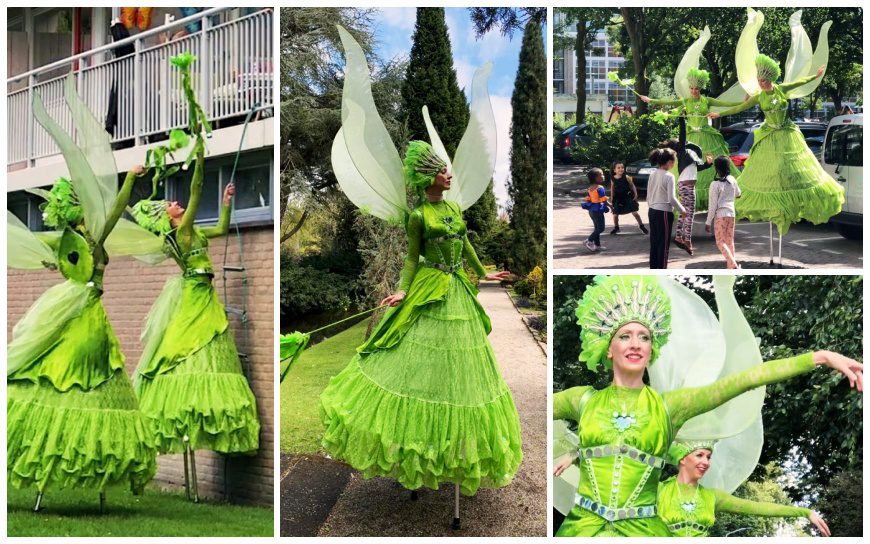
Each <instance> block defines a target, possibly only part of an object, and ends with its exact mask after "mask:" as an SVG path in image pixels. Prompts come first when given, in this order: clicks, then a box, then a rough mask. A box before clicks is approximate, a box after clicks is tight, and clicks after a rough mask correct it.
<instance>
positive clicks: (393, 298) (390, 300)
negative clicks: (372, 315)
mask: <svg viewBox="0 0 870 544" xmlns="http://www.w3.org/2000/svg"><path fill="white" fill-rule="evenodd" d="M404 298H405V292H404V291H399V292H398V293H396V294H395V295H390V296H388V297H387V298H385V299H384V300H382V301H381V303H380V304H378V306H384V305H386V304H389V305H390V306H398V305H399V303H400V302H402V300H403V299H404Z"/></svg>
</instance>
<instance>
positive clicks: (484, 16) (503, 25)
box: [468, 7, 547, 39]
mask: <svg viewBox="0 0 870 544" xmlns="http://www.w3.org/2000/svg"><path fill="white" fill-rule="evenodd" d="M468 11H470V12H471V22H472V23H474V29H475V32H477V37H478V38H480V37H481V36H483V35H484V34H486V33H487V32H489V31H490V30H492V29H494V28H496V27H498V29H499V31H500V32H501V34H502V36H507V37H508V38H511V39H513V35H514V32H516V31H517V30H521V29H522V28H524V27H525V26H526V24H527V23H528V22H529V21H530V20H532V19H537V20H538V21H545V20H546V19H547V8H545V7H543V8H542V7H532V8H468Z"/></svg>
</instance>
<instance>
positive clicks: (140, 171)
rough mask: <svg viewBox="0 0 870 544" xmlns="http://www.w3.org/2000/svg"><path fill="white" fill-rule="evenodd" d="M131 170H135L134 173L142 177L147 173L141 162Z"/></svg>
mask: <svg viewBox="0 0 870 544" xmlns="http://www.w3.org/2000/svg"><path fill="white" fill-rule="evenodd" d="M130 171H131V172H133V173H134V174H136V177H140V178H141V177H142V176H144V175H145V167H144V166H142V165H141V164H137V165H136V166H134V167H133V168H131V169H130Z"/></svg>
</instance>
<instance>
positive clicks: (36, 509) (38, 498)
mask: <svg viewBox="0 0 870 544" xmlns="http://www.w3.org/2000/svg"><path fill="white" fill-rule="evenodd" d="M41 504H42V491H37V492H36V504H35V505H33V511H34V512H39V508H40V505H41Z"/></svg>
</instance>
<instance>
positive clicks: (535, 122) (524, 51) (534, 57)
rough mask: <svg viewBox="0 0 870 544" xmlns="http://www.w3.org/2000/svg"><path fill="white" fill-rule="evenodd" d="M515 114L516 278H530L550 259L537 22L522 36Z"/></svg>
mask: <svg viewBox="0 0 870 544" xmlns="http://www.w3.org/2000/svg"><path fill="white" fill-rule="evenodd" d="M511 108H512V109H513V113H512V117H511V179H510V182H509V184H508V194H509V195H510V197H511V201H512V206H511V227H512V228H513V229H514V233H515V244H514V251H515V252H516V253H515V255H514V270H513V272H515V273H517V274H521V275H525V274H528V273H529V272H530V271H531V270H532V269H533V268H534V267H535V266H537V265H543V264H545V263H546V257H547V58H546V55H545V53H544V41H543V35H542V33H541V22H540V21H539V20H538V19H531V20H530V21H529V22H528V23H527V24H526V28H525V31H524V33H523V45H522V48H521V49H520V63H519V67H518V68H517V77H516V80H515V81H514V93H513V96H511Z"/></svg>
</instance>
